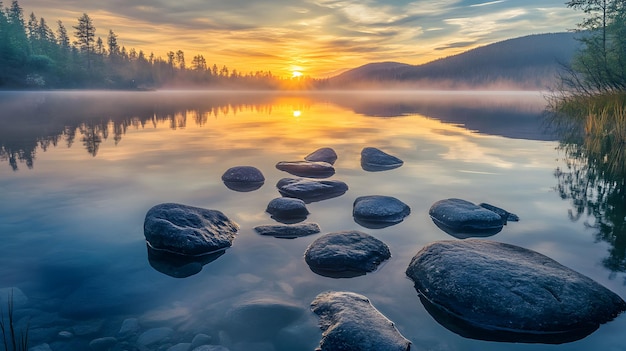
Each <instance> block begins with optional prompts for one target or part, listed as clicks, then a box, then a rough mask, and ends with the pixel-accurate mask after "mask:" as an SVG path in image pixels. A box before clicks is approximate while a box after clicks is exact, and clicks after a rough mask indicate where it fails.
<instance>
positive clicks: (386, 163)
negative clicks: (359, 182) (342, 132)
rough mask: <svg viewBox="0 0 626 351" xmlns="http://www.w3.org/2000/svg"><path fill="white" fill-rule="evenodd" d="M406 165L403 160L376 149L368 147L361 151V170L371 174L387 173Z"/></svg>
mask: <svg viewBox="0 0 626 351" xmlns="http://www.w3.org/2000/svg"><path fill="white" fill-rule="evenodd" d="M403 164H404V161H402V160H401V159H399V158H397V157H395V156H392V155H389V154H388V153H386V152H384V151H382V150H380V149H377V148H375V147H366V148H364V149H363V150H362V151H361V168H363V170H365V171H369V172H378V171H387V170H390V169H394V168H398V167H400V166H402V165H403Z"/></svg>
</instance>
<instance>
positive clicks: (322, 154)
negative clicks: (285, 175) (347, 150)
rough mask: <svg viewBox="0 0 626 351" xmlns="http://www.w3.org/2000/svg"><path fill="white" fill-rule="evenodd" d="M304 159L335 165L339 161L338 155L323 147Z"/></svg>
mask: <svg viewBox="0 0 626 351" xmlns="http://www.w3.org/2000/svg"><path fill="white" fill-rule="evenodd" d="M304 159H305V160H307V161H312V162H327V163H330V164H331V165H334V164H335V161H337V153H336V152H335V150H333V149H331V148H329V147H323V148H321V149H317V150H315V151H313V152H311V153H310V154H308V155H306V156H305V157H304Z"/></svg>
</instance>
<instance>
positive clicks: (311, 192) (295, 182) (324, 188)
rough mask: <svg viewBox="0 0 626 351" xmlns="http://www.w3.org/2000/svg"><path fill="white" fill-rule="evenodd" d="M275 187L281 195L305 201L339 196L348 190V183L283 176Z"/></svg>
mask: <svg viewBox="0 0 626 351" xmlns="http://www.w3.org/2000/svg"><path fill="white" fill-rule="evenodd" d="M276 187H277V188H278V191H279V192H280V193H281V194H282V195H283V196H286V197H293V198H297V199H301V200H303V201H304V202H306V203H310V202H314V201H321V200H326V199H330V198H333V197H337V196H341V195H343V194H344V193H345V192H346V191H348V185H347V184H346V183H344V182H342V181H339V180H308V179H302V178H297V179H296V178H283V179H281V180H279V181H278V183H276Z"/></svg>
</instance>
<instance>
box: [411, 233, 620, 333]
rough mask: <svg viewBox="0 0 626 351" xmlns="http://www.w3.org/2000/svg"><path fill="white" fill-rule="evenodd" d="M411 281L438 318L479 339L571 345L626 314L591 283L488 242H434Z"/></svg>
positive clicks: (532, 255) (416, 263)
mask: <svg viewBox="0 0 626 351" xmlns="http://www.w3.org/2000/svg"><path fill="white" fill-rule="evenodd" d="M406 274H407V276H409V278H411V279H412V280H413V282H414V283H415V288H416V290H417V291H418V293H419V294H420V297H421V298H422V302H424V305H425V307H426V308H427V309H428V310H429V312H431V314H432V315H433V317H435V319H437V320H438V321H439V322H440V323H442V324H443V325H444V326H446V327H448V328H449V329H450V330H452V331H454V332H457V333H458V334H460V335H463V336H466V337H470V338H475V339H484V340H496V341H508V342H541V343H563V342H569V341H573V340H577V339H581V338H583V337H585V336H586V335H588V334H590V333H592V332H593V331H594V330H596V329H597V328H598V327H599V325H600V324H603V323H606V322H608V321H610V320H612V319H613V318H615V317H616V316H617V315H618V314H620V313H621V312H623V311H624V310H626V303H625V302H624V301H623V300H622V299H621V298H620V297H619V296H618V295H616V294H615V293H613V292H611V291H610V290H608V289H606V288H605V287H603V286H602V285H600V284H598V283H596V282H595V281H593V280H591V279H590V278H588V277H586V276H584V275H582V274H580V273H577V272H575V271H573V270H571V269H569V268H567V267H564V266H562V265H561V264H559V263H558V262H556V261H554V260H552V259H550V258H548V257H546V256H544V255H542V254H539V253H537V252H534V251H531V250H527V249H524V248H521V247H518V246H513V245H509V244H503V243H498V242H493V241H487V240H479V239H470V240H465V241H439V242H435V243H432V244H430V245H428V246H426V247H424V248H423V249H422V250H420V251H419V252H418V253H417V255H415V257H413V259H412V261H411V264H410V265H409V267H408V269H407V270H406Z"/></svg>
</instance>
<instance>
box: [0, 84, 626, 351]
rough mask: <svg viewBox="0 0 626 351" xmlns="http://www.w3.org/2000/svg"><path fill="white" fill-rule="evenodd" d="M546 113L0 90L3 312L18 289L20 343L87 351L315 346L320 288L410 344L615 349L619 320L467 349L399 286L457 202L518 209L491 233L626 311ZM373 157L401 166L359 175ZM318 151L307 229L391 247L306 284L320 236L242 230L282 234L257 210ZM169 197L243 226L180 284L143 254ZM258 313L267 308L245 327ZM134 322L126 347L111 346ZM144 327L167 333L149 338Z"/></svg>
mask: <svg viewBox="0 0 626 351" xmlns="http://www.w3.org/2000/svg"><path fill="white" fill-rule="evenodd" d="M545 105H546V100H545V99H544V97H543V96H542V94H541V93H538V92H386V93H383V92H360V93H348V92H337V93H311V94H301V93H262V92H246V93H237V94H233V93H220V92H192V91H171V92H168V91H159V92H27V93H24V92H2V93H0V199H1V201H0V238H1V240H2V241H1V243H2V245H0V289H3V290H0V292H2V295H3V296H0V303H2V304H3V305H5V302H3V301H6V294H7V292H8V291H10V290H11V289H13V291H14V300H15V303H16V304H15V308H16V315H17V318H18V319H19V323H18V326H19V327H22V328H23V327H25V325H26V321H27V320H30V327H29V330H30V337H29V339H30V345H31V346H35V345H39V344H42V343H47V344H48V345H49V346H50V348H51V349H52V350H54V351H57V350H87V349H89V346H88V343H89V342H90V341H92V340H94V339H97V338H102V337H115V338H116V339H117V340H118V341H117V344H115V345H114V346H113V348H112V349H114V350H135V349H137V348H138V347H139V346H137V345H147V346H146V347H147V348H146V349H151V350H167V349H168V348H169V347H170V346H172V345H176V344H178V343H189V342H191V340H192V339H193V338H194V336H195V335H197V334H206V335H208V336H209V337H210V338H211V343H212V344H220V345H223V346H225V347H227V348H228V349H230V350H231V351H235V350H276V351H287V350H296V351H297V350H313V349H315V347H316V346H317V345H318V342H319V340H320V338H321V331H320V330H319V328H318V327H317V317H316V316H315V315H314V314H313V313H312V312H310V310H309V304H310V303H311V301H312V300H313V299H314V298H315V296H317V295H318V294H319V293H321V292H325V291H329V290H338V291H352V292H356V293H359V294H363V295H365V296H367V297H368V298H369V299H370V300H371V302H372V304H373V305H374V306H375V307H376V308H377V309H378V310H380V311H381V312H382V313H383V314H384V315H386V316H387V317H388V318H389V319H391V320H392V321H393V322H394V323H395V324H396V326H397V328H398V330H399V331H400V332H401V333H402V334H403V335H404V336H405V337H406V338H408V339H409V340H411V342H412V343H413V346H412V348H411V349H412V350H413V349H414V350H459V351H461V350H462V351H471V350H481V351H482V350H504V349H506V350H529V351H530V350H545V349H550V350H581V351H582V350H626V342H625V339H624V336H623V335H624V334H623V333H624V330H626V316H624V315H622V316H620V317H618V318H617V319H616V320H614V321H612V322H609V323H607V324H605V325H602V326H601V327H600V328H599V329H598V330H597V331H596V332H594V333H593V334H591V335H589V336H588V337H586V338H584V339H582V340H579V341H576V342H571V343H565V344H561V345H549V346H548V345H542V344H524V343H517V344H515V343H498V342H488V341H481V340H474V339H468V338H464V337H462V336H459V335H457V334H455V333H453V332H451V331H449V330H448V329H446V328H445V327H444V326H442V325H440V324H439V323H438V322H436V321H435V320H434V319H433V318H432V317H431V316H430V315H429V313H428V312H427V311H426V310H425V309H424V307H423V305H422V304H421V302H420V299H419V297H418V295H417V293H416V291H415V289H414V288H413V283H412V281H410V280H409V279H408V278H406V276H405V273H404V272H405V270H406V267H407V265H408V264H409V262H410V260H411V258H412V257H413V256H414V255H415V254H416V253H417V252H418V251H419V250H420V249H421V248H422V247H423V246H424V245H426V244H428V243H430V242H433V241H437V240H450V239H452V240H455V239H454V238H453V237H452V236H450V235H448V234H446V233H445V232H443V231H442V230H440V229H439V228H438V227H437V226H435V224H434V223H433V222H432V220H431V219H430V217H429V215H428V210H429V208H430V206H431V205H432V204H433V203H434V202H436V201H438V200H442V199H446V198H451V197H456V198H462V199H465V200H468V201H472V202H475V203H480V202H488V203H491V204H494V205H496V206H499V207H502V208H504V209H507V210H509V211H510V212H513V213H515V214H517V215H519V217H520V219H521V220H520V221H519V222H517V223H515V222H513V223H509V224H508V225H507V226H505V227H504V229H503V230H502V231H501V232H500V233H498V234H496V235H494V236H492V237H489V238H488V239H489V240H496V241H500V242H505V243H510V244H514V245H519V246H522V247H525V248H528V249H532V250H535V251H538V252H540V253H542V254H545V255H547V256H549V257H551V258H553V259H555V260H557V261H558V262H560V263H561V264H563V265H565V266H567V267H569V268H572V269H574V270H576V271H578V272H580V273H583V274H585V275H587V276H589V277H591V278H593V279H594V280H596V281H597V282H599V283H600V284H602V285H604V286H606V287H607V288H609V289H610V290H612V291H614V292H615V293H617V294H618V295H620V296H621V297H622V298H623V299H626V280H625V274H624V272H623V271H620V269H619V267H624V265H623V262H626V261H620V262H621V263H622V266H620V265H619V264H618V265H611V264H609V263H607V262H612V261H615V259H617V260H618V261H619V260H620V259H623V252H622V251H624V245H623V241H624V240H623V239H621V241H622V244H621V246H620V244H618V243H617V244H616V243H615V242H611V241H610V240H602V237H601V236H600V235H598V229H597V226H595V225H594V223H595V221H596V218H595V217H594V216H593V215H592V214H591V215H589V214H587V213H582V214H581V215H577V208H578V207H579V206H578V207H577V205H576V204H574V203H573V201H572V200H570V196H568V194H567V190H563V191H561V192H559V191H558V189H559V186H561V188H563V184H562V179H563V177H561V175H562V172H561V171H563V170H567V163H568V162H570V161H571V160H568V157H569V156H568V155H567V154H566V153H565V152H564V151H563V150H562V148H559V145H560V144H559V142H558V139H559V136H558V135H556V134H555V133H547V132H546V131H545V130H546V125H545V120H544V117H543V115H542V111H543V110H544V108H545ZM368 146H372V147H377V148H380V149H382V150H384V151H386V152H388V153H390V154H392V155H395V156H397V157H399V158H401V159H402V160H404V165H403V166H402V167H400V168H397V169H393V170H390V171H384V172H368V171H365V170H363V169H362V168H361V164H360V152H361V150H362V149H363V148H364V147H368ZM321 147H332V148H333V149H334V150H335V151H336V152H337V154H338V156H339V158H338V160H337V162H336V163H335V169H336V173H335V175H334V176H333V177H332V178H331V179H337V180H341V181H344V182H346V183H347V184H348V185H349V190H348V191H347V192H346V193H345V194H344V195H342V196H340V197H336V198H332V199H328V200H324V201H319V202H313V203H310V204H308V205H307V207H308V209H309V211H310V212H311V214H310V215H309V216H308V219H307V221H309V222H316V223H318V224H319V225H320V227H321V229H322V234H323V233H328V232H334V231H343V230H359V231H363V232H366V233H368V234H371V235H373V236H375V237H377V238H379V239H381V240H382V241H384V242H385V243H386V244H387V245H389V247H390V249H391V253H392V258H391V259H390V260H389V261H387V262H385V263H384V264H383V265H382V266H381V267H379V269H378V270H377V271H375V272H373V273H369V274H367V275H364V276H360V277H355V278H349V279H347V278H343V279H333V278H328V277H324V276H320V275H317V274H315V273H313V272H312V271H311V270H310V269H309V267H308V266H307V265H306V263H305V261H304V258H303V253H304V251H305V249H306V248H307V246H308V245H309V244H310V243H311V242H313V241H314V240H315V239H316V238H318V237H319V236H320V235H321V234H320V235H313V236H309V237H303V238H298V239H293V240H286V239H277V238H273V237H263V236H260V235H258V234H256V232H255V231H254V230H253V228H254V227H255V226H258V225H265V224H276V222H275V221H274V220H273V219H271V218H270V216H269V214H267V213H266V212H265V208H266V206H267V204H268V202H269V201H270V200H272V199H273V198H276V197H278V196H280V195H279V193H278V191H277V189H276V187H275V184H276V182H277V181H278V180H280V179H281V178H284V177H291V175H289V174H288V173H285V172H282V171H279V170H277V169H276V168H275V164H276V163H277V162H279V161H295V160H302V159H303V157H304V156H306V155H307V154H309V153H310V152H312V151H314V150H316V149H318V148H321ZM570 163H571V162H570ZM241 165H247V166H254V167H257V168H258V169H260V170H261V171H262V172H263V174H264V175H265V178H266V181H265V184H264V185H263V186H262V187H261V188H260V189H258V190H256V191H251V192H237V191H233V190H230V189H229V188H227V187H226V186H225V185H224V184H223V183H222V181H221V175H222V174H223V173H224V172H225V171H226V170H227V169H228V168H230V167H233V166H241ZM364 195H388V196H394V197H396V198H398V199H400V200H402V201H403V202H405V203H406V204H408V205H409V206H410V207H411V214H410V215H409V216H408V217H407V218H406V219H405V220H404V221H403V222H401V223H399V224H397V225H394V226H390V227H386V228H382V229H370V228H365V227H362V226H361V225H359V224H358V223H356V222H355V221H354V219H353V217H352V203H353V202H354V200H355V199H356V198H357V197H359V196H364ZM571 197H574V196H571ZM164 202H177V203H182V204H186V205H192V206H198V207H204V208H209V209H217V210H220V211H222V212H224V213H225V214H226V215H227V216H228V217H229V218H231V219H232V220H233V221H235V222H237V223H238V224H239V225H240V227H241V229H240V231H239V233H238V236H237V238H236V239H235V241H234V243H233V246H232V248H230V249H228V250H227V251H226V252H225V253H224V254H223V255H222V256H220V257H219V258H217V259H216V260H215V261H213V262H210V263H207V264H205V265H204V266H203V268H202V270H201V271H200V272H197V273H195V272H194V273H195V274H191V275H189V276H188V277H185V278H181V277H176V275H177V273H176V272H177V269H178V268H176V267H172V266H171V263H170V265H168V262H160V261H159V260H158V259H154V258H153V257H149V256H148V252H147V248H146V242H145V238H144V235H143V221H144V216H145V214H146V212H147V211H148V209H150V208H151V207H152V206H154V205H156V204H159V203H164ZM611 206H614V205H611ZM622 206H624V204H622ZM622 209H623V207H622ZM583 212H584V211H583ZM624 215H626V214H622V216H624ZM622 234H623V233H622ZM620 255H622V256H620ZM620 257H621V258H620ZM616 267H617V268H616ZM17 289H19V290H17ZM16 291H21V292H23V295H25V296H23V295H21V294H17V293H16ZM18 295H19V296H18ZM3 299H4V300H3ZM251 302H255V303H257V302H260V303H259V304H257V305H256V306H261V307H259V308H257V309H256V310H255V309H251V311H252V312H249V311H248V312H241V313H243V315H244V316H245V317H243V318H239V317H237V316H238V315H237V313H240V311H242V306H250V303H251ZM253 305H254V304H253ZM285 306H289V310H288V311H289V313H288V316H287V317H285V316H284V313H283V312H285ZM3 307H4V306H3ZM244 310H245V309H244ZM238 311H239V312H238ZM294 311H295V312H294ZM245 313H248V314H247V315H246V314H245ZM134 319H136V320H137V321H138V322H139V329H138V330H135V331H134V335H135V336H132V337H131V336H120V335H119V333H118V332H119V330H120V327H121V326H122V323H123V322H124V321H125V320H127V321H128V320H134ZM154 328H161V329H158V330H157V329H154ZM163 328H171V329H163ZM150 330H153V331H154V330H156V331H155V333H156V332H158V331H161V332H163V333H164V334H167V336H168V337H167V339H163V340H159V341H156V342H155V343H153V344H150V343H148V344H146V340H145V339H143V340H142V341H141V342H140V341H139V340H138V339H139V336H141V335H142V333H144V332H146V331H150ZM60 332H66V333H61V335H59V333H60ZM68 332H69V333H68ZM144 335H145V334H144ZM146 338H147V337H146ZM142 343H143V344H142Z"/></svg>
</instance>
